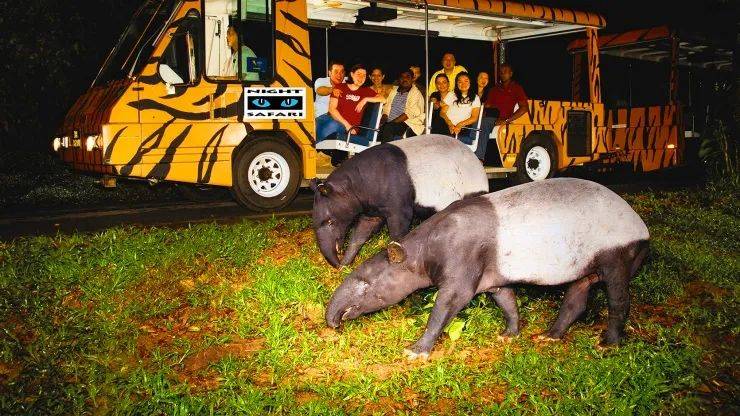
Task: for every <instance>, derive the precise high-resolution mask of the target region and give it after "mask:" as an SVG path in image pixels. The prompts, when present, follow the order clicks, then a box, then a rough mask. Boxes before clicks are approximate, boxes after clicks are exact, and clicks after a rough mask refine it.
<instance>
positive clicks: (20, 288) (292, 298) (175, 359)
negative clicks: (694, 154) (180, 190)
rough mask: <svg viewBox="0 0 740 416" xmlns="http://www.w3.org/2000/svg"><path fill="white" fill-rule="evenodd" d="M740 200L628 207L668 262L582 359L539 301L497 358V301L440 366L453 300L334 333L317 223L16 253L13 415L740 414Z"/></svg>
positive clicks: (2, 280)
mask: <svg viewBox="0 0 740 416" xmlns="http://www.w3.org/2000/svg"><path fill="white" fill-rule="evenodd" d="M735 196H736V190H733V189H730V190H728V189H724V188H721V187H718V188H717V189H705V190H702V191H698V192H695V191H680V192H663V193H652V192H644V193H640V194H635V195H629V196H627V197H626V198H627V199H628V201H629V202H630V203H631V204H632V205H633V206H634V207H635V209H636V210H637V211H638V212H639V213H640V214H641V215H642V216H643V218H645V220H646V222H647V223H648V226H649V228H650V231H651V235H652V254H651V258H650V259H649V262H648V263H647V265H646V266H645V267H644V268H643V269H642V271H641V272H640V273H639V275H638V276H637V277H636V278H635V280H634V281H633V284H632V289H631V293H632V298H633V308H632V310H631V315H630V321H629V323H628V339H627V341H626V342H625V343H624V345H622V346H621V347H619V348H614V349H608V350H600V349H598V348H597V347H596V343H597V340H598V337H599V334H600V331H601V330H603V329H604V327H605V313H606V311H605V308H604V307H605V304H606V302H605V297H604V296H603V295H602V294H600V293H596V294H595V296H593V297H592V300H591V306H590V309H589V312H588V313H587V314H586V315H585V316H584V318H583V319H582V320H581V321H579V322H578V323H576V324H575V325H574V326H573V327H572V328H571V330H570V332H569V334H568V335H567V338H566V340H565V341H564V342H561V343H556V344H540V343H537V342H534V341H532V339H531V336H532V335H535V334H537V333H540V332H542V331H544V330H545V329H546V328H547V325H548V324H549V323H551V322H552V321H553V320H554V318H555V316H556V313H557V307H558V306H559V303H560V299H561V296H562V289H560V288H557V289H554V290H543V289H541V288H535V287H523V288H518V289H517V291H518V294H519V307H520V312H521V315H522V319H523V321H524V322H525V325H524V328H523V331H522V332H523V333H522V336H520V337H519V338H517V339H515V340H514V341H513V342H511V343H500V342H498V341H496V338H495V335H496V334H497V333H498V332H501V331H502V330H503V328H504V325H503V316H502V314H501V311H500V310H499V309H498V308H496V307H495V305H493V303H492V302H491V300H489V299H488V298H486V297H485V296H479V297H477V298H476V299H475V300H474V301H473V302H472V303H471V305H470V306H469V307H468V308H466V309H465V310H464V311H463V312H462V313H461V314H460V316H459V317H458V319H459V321H460V322H463V323H464V329H463V330H462V333H461V334H459V335H460V336H459V338H457V339H455V340H454V341H453V340H452V339H451V337H450V336H448V335H445V336H443V337H442V338H441V339H440V341H439V342H438V344H437V346H436V348H435V349H434V351H433V354H432V359H431V360H430V361H429V362H427V363H409V362H406V361H405V360H404V359H403V358H402V355H401V351H402V349H403V348H404V347H405V346H407V345H409V344H411V343H412V342H413V341H414V340H415V339H416V338H417V337H418V336H420V334H421V333H422V331H423V328H424V326H425V324H426V319H427V317H428V315H429V312H430V306H429V305H430V303H431V301H432V298H433V296H434V295H435V291H434V290H425V291H420V292H418V293H415V294H413V295H412V296H410V297H409V298H408V299H406V300H404V301H403V302H402V303H401V304H400V305H399V306H397V307H393V308H389V309H387V310H385V311H382V312H379V313H376V314H373V315H370V316H366V317H363V318H360V319H358V320H355V321H352V322H349V323H348V324H347V325H346V326H344V327H343V328H342V329H341V330H339V331H335V330H331V329H329V328H327V327H326V325H325V324H324V320H323V314H324V305H325V304H326V302H327V301H328V299H329V297H330V296H331V293H332V290H333V289H334V288H335V287H336V286H338V285H339V283H340V282H341V279H342V278H343V276H344V275H346V274H347V273H348V271H347V270H344V271H336V270H334V269H332V268H330V267H328V266H327V265H326V263H325V262H324V261H323V259H322V257H321V255H320V253H319V252H318V251H317V248H316V246H315V244H314V242H313V235H312V231H311V229H310V219H308V218H296V219H291V220H271V221H266V222H248V221H247V222H243V223H240V224H235V225H215V224H211V225H197V226H193V227H190V228H186V229H180V230H171V229H158V228H115V229H110V230H108V231H105V232H102V233H98V234H89V235H71V236H57V237H54V238H50V237H38V238H27V239H18V240H16V241H13V242H9V243H0V413H2V414H29V413H31V414H69V413H73V414H78V413H95V414H99V413H122V414H153V413H154V414H161V413H164V414H177V415H189V414H237V413H238V414H264V413H274V414H299V415H318V414H321V415H324V414H337V415H338V414H388V413H397V414H471V413H475V414H480V413H483V414H504V415H507V414H511V415H518V414H535V415H555V414H558V415H562V414H605V415H606V414H609V415H611V414H736V413H737V412H738V410H740V409H738V405H737V402H736V399H735V397H737V395H738V393H739V392H738V385H737V378H738V375H737V368H738V365H737V336H738V332H740V323H739V322H738V316H739V315H740V305H738V300H737V299H738V290H739V288H740V286H739V285H738V280H737V277H738V276H740V257H739V256H738V252H739V248H740V242H739V240H740V239H738V230H740V227H738V225H739V224H738V222H739V221H740V220H739V219H738V216H737V213H738V212H740V211H738V209H737V208H738V206H737V204H738V202H737V198H736V197H735ZM387 241H388V238H387V236H385V235H381V236H379V237H376V238H374V239H373V240H372V241H371V243H370V244H368V245H367V246H366V247H365V248H364V249H363V251H362V253H361V255H360V257H361V259H365V258H367V257H369V256H370V255H372V254H373V253H375V252H377V251H378V250H380V249H381V248H382V247H383V246H384V244H385V243H387Z"/></svg>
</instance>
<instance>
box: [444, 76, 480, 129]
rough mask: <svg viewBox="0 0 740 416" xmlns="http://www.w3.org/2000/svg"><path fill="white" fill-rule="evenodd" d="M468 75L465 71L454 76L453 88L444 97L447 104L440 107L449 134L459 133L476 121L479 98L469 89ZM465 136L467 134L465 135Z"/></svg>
mask: <svg viewBox="0 0 740 416" xmlns="http://www.w3.org/2000/svg"><path fill="white" fill-rule="evenodd" d="M470 84H471V83H470V76H469V75H468V73H467V72H461V73H459V74H458V75H457V77H456V78H455V89H454V90H453V93H452V94H448V95H447V97H445V99H444V102H445V104H447V105H446V106H445V107H443V108H442V114H443V117H444V118H446V120H445V121H447V128H448V129H449V131H450V134H451V135H453V136H454V135H459V134H460V133H461V132H462V131H463V130H462V128H463V127H468V126H470V125H474V124H475V123H477V122H478V113H479V112H480V98H478V96H477V95H475V93H474V92H473V91H471V90H470ZM466 136H467V135H466Z"/></svg>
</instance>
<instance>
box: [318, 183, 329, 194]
mask: <svg viewBox="0 0 740 416" xmlns="http://www.w3.org/2000/svg"><path fill="white" fill-rule="evenodd" d="M316 189H317V190H318V191H319V192H320V193H321V195H324V196H327V195H329V194H330V193H331V191H332V189H331V185H329V184H327V183H326V182H322V183H319V184H318V185H316Z"/></svg>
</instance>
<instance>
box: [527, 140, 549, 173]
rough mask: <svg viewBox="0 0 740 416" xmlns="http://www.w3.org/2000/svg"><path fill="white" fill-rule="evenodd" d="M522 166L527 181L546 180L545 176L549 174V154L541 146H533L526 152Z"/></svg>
mask: <svg viewBox="0 0 740 416" xmlns="http://www.w3.org/2000/svg"><path fill="white" fill-rule="evenodd" d="M524 166H525V169H526V170H527V176H529V179H532V180H533V181H539V180H542V179H546V178H547V175H549V174H550V166H551V162H550V153H548V152H547V149H545V148H544V147H542V146H535V147H533V148H531V149H529V152H527V157H526V158H525V159H524Z"/></svg>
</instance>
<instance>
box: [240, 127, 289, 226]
mask: <svg viewBox="0 0 740 416" xmlns="http://www.w3.org/2000/svg"><path fill="white" fill-rule="evenodd" d="M300 184H301V164H300V157H299V155H298V154H297V153H296V151H295V150H293V148H292V147H291V146H290V145H289V144H288V143H286V142H285V141H283V140H280V139H275V138H264V139H255V140H252V141H251V142H250V143H247V144H245V145H244V146H242V147H241V148H240V149H239V150H238V151H237V154H236V155H235V157H234V162H233V184H232V187H231V191H232V195H233V196H234V199H236V201H237V202H238V203H239V204H240V205H242V206H244V207H245V208H247V209H250V210H252V211H258V212H264V211H276V210H280V209H282V208H285V207H286V206H288V205H289V204H290V203H291V202H293V200H294V199H295V197H296V195H297V194H298V189H299V187H300Z"/></svg>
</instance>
